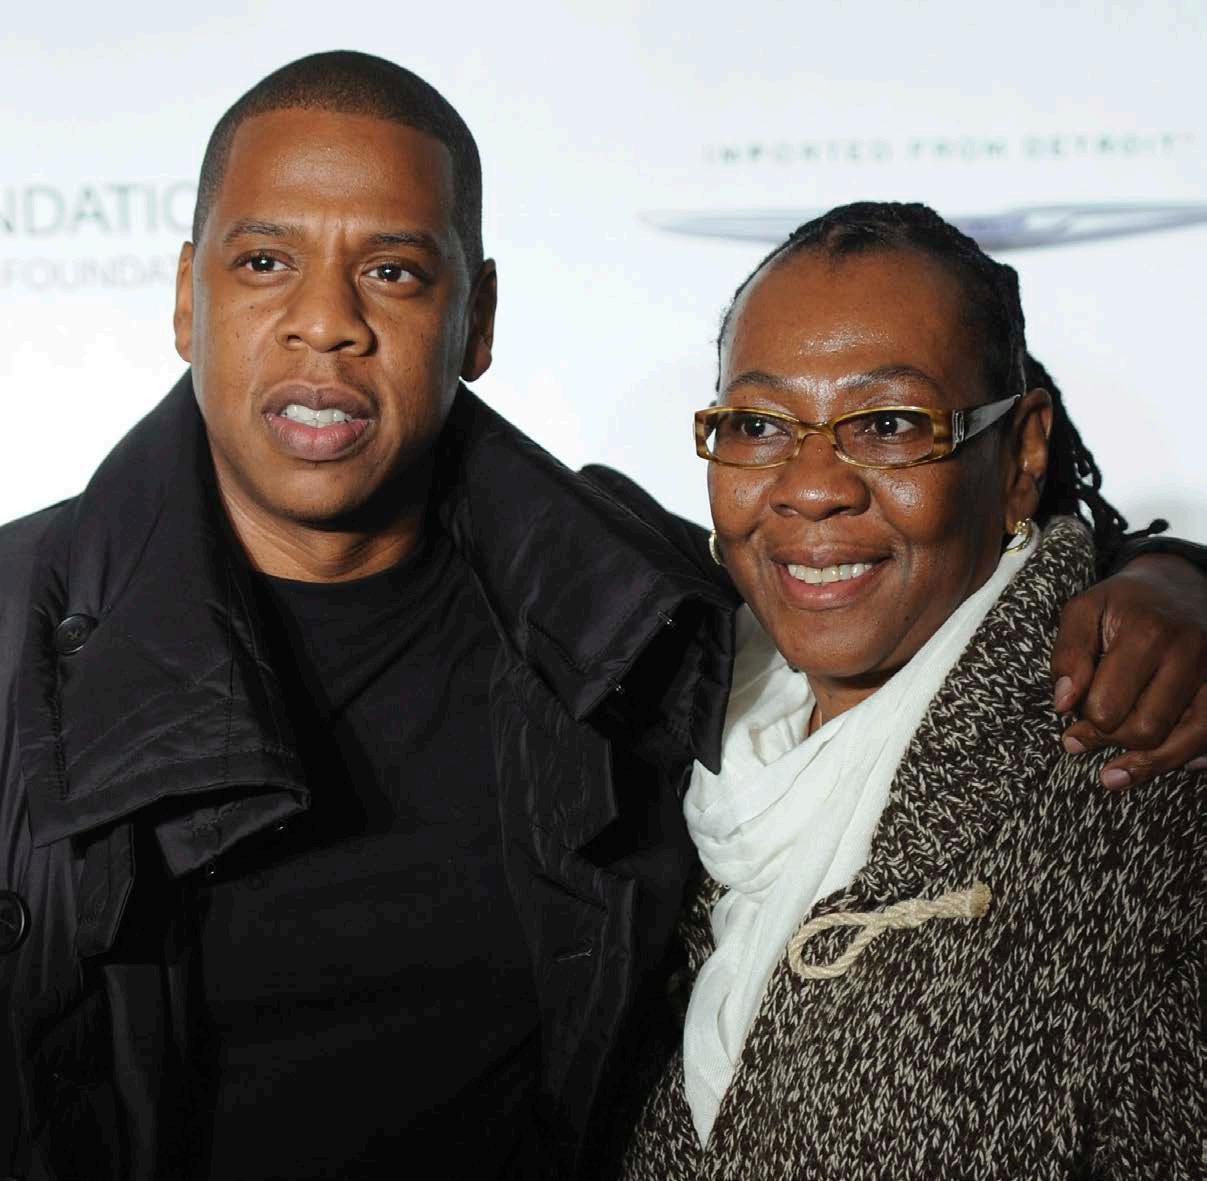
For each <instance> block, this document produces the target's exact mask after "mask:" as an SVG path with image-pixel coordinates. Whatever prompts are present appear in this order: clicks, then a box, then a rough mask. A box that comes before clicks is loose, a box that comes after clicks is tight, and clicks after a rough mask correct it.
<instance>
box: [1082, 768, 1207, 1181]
mask: <svg viewBox="0 0 1207 1181" xmlns="http://www.w3.org/2000/svg"><path fill="white" fill-rule="evenodd" d="M1162 780H1165V781H1167V782H1168V781H1172V782H1174V783H1176V784H1177V785H1178V786H1177V788H1175V789H1174V790H1166V784H1165V783H1163V782H1162ZM1162 780H1158V781H1157V782H1156V783H1154V784H1153V785H1152V787H1151V789H1150V790H1151V792H1152V796H1153V797H1155V798H1153V799H1152V800H1151V801H1150V802H1151V803H1153V804H1154V805H1155V807H1154V809H1153V813H1154V814H1152V815H1151V821H1152V823H1151V825H1150V826H1148V832H1149V833H1154V834H1155V833H1160V834H1161V837H1160V838H1158V839H1157V840H1154V841H1153V842H1152V843H1151V844H1150V845H1149V848H1150V849H1156V848H1160V847H1162V846H1163V848H1162V857H1161V859H1160V861H1159V862H1154V863H1153V867H1154V869H1155V872H1144V873H1142V874H1141V875H1139V876H1141V877H1142V878H1143V879H1147V880H1148V881H1149V882H1150V883H1152V884H1153V886H1154V890H1153V897H1152V899H1151V902H1150V912H1149V913H1150V914H1151V916H1152V918H1153V919H1154V924H1153V926H1152V927H1151V928H1150V929H1149V931H1148V932H1147V937H1146V939H1145V940H1144V941H1143V942H1144V947H1143V949H1142V956H1143V958H1142V959H1141V960H1140V961H1139V962H1138V963H1137V962H1133V963H1131V964H1127V963H1123V964H1120V970H1121V971H1133V972H1136V973H1137V974H1139V975H1141V976H1147V977H1148V980H1147V982H1146V983H1141V984H1140V986H1139V987H1138V988H1135V989H1123V990H1121V994H1120V995H1121V996H1131V997H1134V998H1135V1000H1136V1003H1135V1004H1134V1005H1133V1006H1129V1007H1128V1010H1127V1011H1126V1013H1124V1014H1121V1015H1120V1016H1121V1017H1122V1020H1121V1022H1120V1026H1119V1029H1120V1033H1121V1035H1122V1036H1120V1037H1119V1038H1118V1040H1117V1042H1116V1044H1115V1046H1114V1051H1113V1055H1112V1057H1113V1061H1112V1069H1111V1076H1112V1085H1111V1088H1110V1090H1111V1091H1112V1092H1113V1094H1111V1095H1110V1096H1109V1102H1108V1103H1107V1104H1106V1105H1105V1106H1104V1107H1103V1110H1102V1113H1101V1122H1099V1123H1098V1128H1097V1135H1096V1136H1095V1141H1096V1146H1095V1150H1094V1152H1093V1167H1092V1169H1091V1170H1090V1174H1091V1175H1092V1176H1094V1177H1102V1178H1111V1179H1114V1178H1118V1179H1119V1181H1123V1179H1124V1178H1127V1179H1128V1181H1130V1179H1132V1178H1141V1177H1143V1178H1148V1177H1151V1178H1160V1179H1161V1181H1183V1179H1184V1181H1200V1179H1201V1178H1203V1177H1204V1175H1205V1168H1207V1142H1205V1141H1204V1129H1207V1044H1205V1042H1204V1024H1203V998H1204V997H1207V957H1205V955H1204V943H1203V936H1204V934H1205V928H1207V890H1205V889H1204V885H1203V872H1202V867H1203V865H1204V864H1205V863H1207V830H1205V829H1204V826H1203V824H1202V823H1201V820H1202V800H1203V798H1204V797H1203V794H1202V788H1203V786H1204V777H1203V776H1202V775H1194V774H1192V773H1185V772H1183V773H1175V774H1174V775H1170V776H1164V777H1162ZM1196 799H1197V800H1198V801H1199V808H1198V821H1197V822H1196V820H1195V817H1194V808H1193V807H1192V808H1191V809H1190V812H1191V814H1190V815H1187V814H1186V809H1187V806H1188V804H1190V803H1191V802H1192V801H1194V800H1196ZM1178 832H1180V833H1182V834H1184V838H1185V839H1183V840H1179V839H1177V838H1176V837H1175V838H1173V839H1171V836H1170V834H1174V833H1178ZM1131 854H1132V856H1133V857H1134V858H1135V859H1137V860H1143V859H1144V858H1145V849H1144V847H1143V845H1141V846H1139V847H1136V848H1133V849H1132V850H1131ZM1157 866H1160V868H1157ZM1162 869H1165V870H1166V872H1168V875H1169V876H1168V877H1165V875H1164V874H1163V873H1162V872H1161V870H1162ZM1162 878H1164V881H1162ZM1140 942H1141V941H1139V940H1137V944H1139V943H1140Z"/></svg>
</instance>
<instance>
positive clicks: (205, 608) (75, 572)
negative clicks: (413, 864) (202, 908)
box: [18, 376, 307, 874]
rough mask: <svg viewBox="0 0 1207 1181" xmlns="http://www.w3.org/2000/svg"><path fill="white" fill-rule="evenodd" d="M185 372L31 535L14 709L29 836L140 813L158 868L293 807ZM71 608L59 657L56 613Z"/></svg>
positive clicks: (276, 708)
mask: <svg viewBox="0 0 1207 1181" xmlns="http://www.w3.org/2000/svg"><path fill="white" fill-rule="evenodd" d="M210 484H211V478H210V469H209V458H208V450H207V448H206V445H205V439H204V431H203V428H202V426H201V422H200V416H199V414H198V412H197V409H196V405H195V403H194V399H193V394H192V386H191V383H190V381H189V379H188V377H187V376H186V377H185V378H184V379H182V380H181V382H180V383H178V384H177V386H176V388H175V389H174V390H173V391H172V393H171V394H170V395H169V396H168V397H167V398H166V399H165V400H164V401H163V402H162V403H161V404H160V405H159V406H158V407H157V408H156V409H155V410H154V411H152V413H151V414H150V415H148V416H147V418H146V419H144V420H143V421H142V422H141V423H139V424H138V426H136V427H135V428H134V429H133V430H132V431H131V432H130V434H129V435H127V436H126V438H125V439H124V440H123V441H122V442H121V443H120V444H119V445H118V447H117V448H116V449H115V450H114V451H113V453H112V454H111V455H110V456H109V457H108V459H106V461H105V462H104V463H103V464H102V466H101V467H100V468H99V469H98V471H97V473H96V475H95V476H94V478H93V479H92V481H91V482H90V484H89V486H88V488H87V489H86V490H85V492H84V493H83V494H82V495H81V497H80V498H79V500H78V501H77V502H76V504H75V506H74V512H72V513H70V514H64V515H63V518H62V519H61V521H60V522H59V524H58V525H57V527H56V533H55V536H53V537H52V538H50V539H48V544H47V545H46V547H45V557H44V559H43V563H42V568H41V569H40V571H39V574H38V590H37V591H36V592H35V604H36V605H35V611H34V614H33V617H32V618H31V620H30V624H29V628H28V631H27V634H26V638H25V645H24V654H23V668H22V676H21V680H20V684H19V689H18V716H19V719H20V721H19V726H20V734H21V745H22V759H23V770H24V774H25V779H26V782H27V784H28V785H29V797H30V813H31V821H32V826H33V830H34V837H35V841H36V842H37V843H39V844H47V843H50V842H52V841H57V840H62V839H63V838H65V837H81V836H83V835H85V834H87V833H90V832H94V831H96V830H99V829H103V828H105V827H106V826H108V825H111V824H113V823H114V822H116V821H119V820H122V819H125V818H128V817H130V816H132V815H133V814H134V813H136V812H140V811H142V810H144V809H148V808H152V807H153V808H154V809H155V817H156V820H155V828H156V832H157V835H158V837H159V841H160V845H161V848H162V850H163V853H164V855H165V858H166V860H167V862H168V865H169V868H170V870H171V872H173V873H174V874H182V873H185V872H188V871H189V870H192V869H195V868H197V867H198V866H200V865H203V864H205V863H206V862H208V861H210V860H211V859H212V858H214V857H216V856H218V855H220V854H221V853H222V852H224V851H225V850H226V849H227V848H229V847H230V846H231V845H232V844H233V843H234V842H236V841H238V840H240V839H242V838H243V837H244V836H246V835H248V834H249V833H251V832H254V831H257V830H258V829H260V828H262V827H264V826H266V825H268V824H271V823H273V822H275V821H278V820H281V819H283V818H285V817H286V816H288V815H291V814H293V813H295V812H297V811H299V810H301V809H303V808H304V807H305V806H306V803H307V791H306V787H305V784H304V781H303V778H302V773H301V768H300V766H299V764H298V761H297V758H296V755H295V754H294V751H293V742H292V739H291V736H290V734H289V730H288V723H287V722H286V720H285V714H284V710H283V709H282V708H281V703H280V693H279V690H278V687H277V684H276V681H275V678H274V676H273V673H272V670H271V668H270V667H269V665H268V663H267V661H266V660H265V659H264V657H263V649H262V645H261V643H260V640H259V637H258V635H257V630H256V625H255V621H254V617H253V615H252V613H251V612H250V611H249V610H248V605H247V604H248V600H247V593H246V589H245V586H244V575H243V573H242V570H241V569H240V567H239V565H238V563H237V561H235V560H234V558H233V556H232V555H233V554H234V552H235V551H234V550H233V549H232V547H231V546H230V545H229V544H227V543H226V542H225V539H223V538H222V537H221V536H220V535H219V530H221V529H222V528H223V527H224V522H223V520H222V519H221V514H220V512H218V511H216V505H215V504H214V503H213V502H211V501H210V499H209V498H210V497H211V496H212V491H211V488H210ZM69 617H75V618H76V619H77V620H82V621H83V622H82V624H80V625H79V626H80V627H81V628H82V631H81V632H80V633H79V634H81V635H82V636H83V640H82V644H81V646H80V647H79V648H78V650H76V651H73V652H67V653H64V652H63V651H61V648H62V647H64V645H63V644H62V643H61V641H60V639H59V637H60V636H61V634H62V633H61V631H60V630H59V629H60V624H61V622H62V621H63V620H64V619H67V618H69Z"/></svg>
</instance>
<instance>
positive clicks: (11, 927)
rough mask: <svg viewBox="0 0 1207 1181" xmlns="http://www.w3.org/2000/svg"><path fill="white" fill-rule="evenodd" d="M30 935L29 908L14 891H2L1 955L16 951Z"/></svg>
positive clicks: (0, 894)
mask: <svg viewBox="0 0 1207 1181" xmlns="http://www.w3.org/2000/svg"><path fill="white" fill-rule="evenodd" d="M28 934H29V907H28V906H26V905H25V899H24V898H22V897H21V895H20V894H15V893H14V892H13V891H12V890H0V955H3V954H4V953H5V952H8V951H16V950H17V948H18V947H20V946H21V944H22V943H23V942H24V941H25V936H26V935H28Z"/></svg>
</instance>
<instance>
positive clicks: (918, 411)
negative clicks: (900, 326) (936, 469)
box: [696, 394, 1021, 468]
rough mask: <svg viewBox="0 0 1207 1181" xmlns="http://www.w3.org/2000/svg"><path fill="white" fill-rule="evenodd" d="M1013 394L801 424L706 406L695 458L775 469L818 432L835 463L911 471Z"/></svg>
mask: <svg viewBox="0 0 1207 1181" xmlns="http://www.w3.org/2000/svg"><path fill="white" fill-rule="evenodd" d="M1020 397H1021V395H1020V394H1015V395H1014V396H1013V397H1010V398H1002V399H1000V400H999V401H997V402H990V403H988V404H987V405H985V406H973V407H972V408H971V409H968V410H932V409H931V408H930V407H928V406H873V407H870V408H869V409H867V410H856V411H854V412H853V413H851V414H841V415H839V416H838V418H834V419H831V420H830V421H829V422H802V421H801V420H800V419H799V418H793V417H792V415H791V414H781V413H779V412H778V411H776V410H757V409H754V408H751V407H746V406H711V407H709V408H708V409H707V410H697V411H696V454H697V455H699V456H700V457H701V458H702V459H708V460H711V461H712V462H713V463H722V464H726V465H727V466H730V467H749V468H761V467H779V466H780V465H781V464H784V463H788V462H789V461H791V460H793V459H795V458H796V457H797V456H798V455H799V454H800V449H801V447H802V446H803V445H804V442H805V439H807V438H808V437H809V435H821V436H822V437H823V438H824V439H826V440H827V441H828V442H829V444H830V446H831V447H833V448H834V452H835V454H836V455H837V456H838V458H839V459H841V460H842V461H843V463H849V464H851V465H853V466H854V467H868V468H889V467H892V468H899V467H913V466H915V465H916V464H919V463H931V462H932V461H934V460H936V459H944V458H946V457H947V456H948V455H950V454H951V453H952V452H953V451H955V450H956V448H957V447H959V446H960V444H961V443H966V442H967V441H968V440H969V439H971V438H972V437H973V436H974V435H979V434H980V433H981V432H982V431H983V430H985V429H986V428H987V427H990V426H992V425H993V424H994V423H995V422H997V421H998V419H999V418H1001V417H1002V416H1003V415H1005V414H1006V413H1007V412H1008V411H1009V410H1010V408H1011V407H1012V406H1013V405H1014V403H1015V402H1017V401H1018V400H1019V398H1020Z"/></svg>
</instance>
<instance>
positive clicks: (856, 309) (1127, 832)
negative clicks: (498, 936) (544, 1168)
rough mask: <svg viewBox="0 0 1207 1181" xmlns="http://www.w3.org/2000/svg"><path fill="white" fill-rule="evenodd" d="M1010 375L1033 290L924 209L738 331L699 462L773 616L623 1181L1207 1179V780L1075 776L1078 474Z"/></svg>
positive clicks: (1043, 415)
mask: <svg viewBox="0 0 1207 1181" xmlns="http://www.w3.org/2000/svg"><path fill="white" fill-rule="evenodd" d="M1024 356H1025V350H1024V342H1023V318H1022V312H1021V308H1020V307H1019V302H1018V291H1017V282H1016V279H1015V276H1014V272H1013V271H1012V270H1010V269H1009V268H1008V267H1003V266H1000V265H999V264H996V263H994V262H992V261H991V260H990V259H988V258H987V257H986V256H985V255H983V254H982V253H981V252H980V250H979V249H978V248H977V247H976V246H975V244H974V243H972V242H971V240H969V239H967V238H965V237H964V236H963V235H961V234H960V233H959V232H958V231H956V230H955V229H954V228H952V227H950V226H948V225H947V224H946V223H944V222H942V221H941V219H939V218H938V217H937V216H936V215H934V214H933V213H932V212H931V211H930V210H928V209H925V208H924V207H921V206H890V205H867V204H864V205H856V206H849V207H846V208H843V209H838V210H835V211H832V212H831V213H830V214H827V215H826V216H824V217H823V218H820V219H818V220H817V221H815V222H811V223H809V224H808V225H806V226H803V227H802V228H801V229H800V230H798V231H797V233H796V234H794V235H793V236H792V238H791V239H789V241H788V242H787V243H786V244H785V245H784V246H783V247H781V248H780V249H779V250H778V251H776V252H775V253H774V254H773V255H772V256H770V258H769V259H768V260H767V261H766V262H765V263H764V264H763V265H762V266H761V267H760V268H759V269H758V270H757V271H756V272H755V274H754V275H753V276H752V278H751V279H750V280H748V282H747V284H746V285H745V286H744V287H743V288H742V289H741V290H740V291H739V293H738V296H737V297H736V299H735V302H734V305H733V307H732V308H731V310H730V313H729V315H728V317H727V320H726V323H725V325H724V327H723V330H722V337H721V372H720V382H719V403H718V405H717V406H716V407H715V408H712V409H710V410H708V411H702V412H701V413H700V414H699V415H697V438H698V444H699V450H700V452H701V454H702V455H704V456H706V457H707V458H708V459H710V460H711V461H713V462H711V463H710V466H709V494H710V501H711V505H712V513H713V520H714V523H715V534H714V556H715V557H716V558H717V560H718V561H720V562H722V563H723V564H724V565H725V566H726V567H727V569H728V570H729V573H730V575H731V576H732V578H733V581H734V583H735V584H736V585H737V587H738V589H739V590H740V591H741V592H742V595H743V598H744V599H745V600H746V603H747V605H748V606H749V608H750V613H749V614H747V613H745V612H744V613H743V617H740V621H739V630H738V641H739V655H738V661H737V666H736V669H735V675H734V689H733V694H732V698H731V701H730V705H729V712H728V714H727V719H726V728H725V740H724V748H723V761H722V769H721V772H720V774H719V775H712V774H711V773H710V772H708V771H707V770H706V769H704V768H703V767H700V766H697V768H696V770H695V773H694V776H693V780H692V785H691V788H690V790H689V792H688V795H687V798H686V800H685V812H686V815H687V819H688V823H689V826H690V828H691V831H692V835H693V839H694V840H695V842H696V844H697V847H698V849H699V851H700V854H701V860H702V861H703V864H704V866H705V868H706V870H707V871H708V873H709V875H710V877H709V878H708V879H707V880H706V881H705V883H704V884H703V886H702V888H701V891H700V893H699V895H698V897H697V898H696V900H695V903H694V904H693V905H692V907H691V908H690V910H689V913H688V916H687V918H686V919H685V921H684V924H683V935H684V940H685V944H686V946H687V949H688V956H689V961H690V966H691V969H692V971H693V974H694V981H693V988H692V994H691V999H690V1003H689V1005H688V1009H687V1016H686V1024H685V1028H684V1038H683V1051H682V1054H681V1055H680V1056H679V1057H678V1058H676V1060H675V1061H674V1063H673V1064H672V1066H671V1067H670V1069H669V1070H668V1071H667V1072H666V1073H665V1074H664V1076H663V1077H662V1079H661V1081H660V1083H659V1085H658V1087H657V1088H656V1090H655V1091H654V1093H653V1095H652V1096H651V1097H650V1099H649V1101H648V1102H647V1104H646V1107H645V1110H644V1113H643V1116H642V1119H641V1122H640V1125H639V1128H638V1132H637V1135H636V1137H635V1139H634V1142H633V1144H632V1145H631V1148H630V1151H629V1154H628V1158H627V1161H626V1173H625V1175H626V1177H627V1178H629V1179H631V1181H642V1179H645V1178H649V1179H651V1181H653V1179H655V1178H657V1179H658V1181H666V1179H668V1178H679V1177H684V1178H686V1177H692V1178H697V1177H699V1178H714V1177H715V1178H721V1177H726V1178H739V1177H740V1178H743V1179H749V1178H777V1179H778V1178H785V1177H810V1178H812V1177H834V1178H844V1179H849V1178H863V1177H866V1178H882V1177H892V1178H894V1179H902V1178H928V1179H929V1178H938V1177H942V1178H948V1177H976V1178H990V1177H1001V1178H1020V1177H1027V1178H1036V1177H1049V1176H1051V1177H1066V1176H1084V1177H1090V1176H1094V1177H1099V1176H1101V1177H1107V1176H1110V1177H1114V1176H1118V1177H1134V1176H1159V1177H1162V1178H1169V1177H1177V1176H1182V1175H1185V1176H1190V1175H1197V1173H1195V1170H1197V1169H1199V1168H1201V1157H1200V1154H1201V1129H1202V1126H1203V1120H1202V1116H1203V1112H1202V1111H1201V1109H1200V1107H1199V1104H1200V1103H1201V1098H1200V1096H1201V1091H1200V1090H1199V1088H1200V1085H1201V1070H1202V1067H1201V1059H1200V1058H1198V1057H1196V1055H1197V1054H1198V1053H1200V1051H1199V1050H1198V1049H1197V1044H1196V1041H1195V1035H1194V1030H1195V1026H1196V1022H1197V1018H1196V1013H1197V1008H1196V999H1195V988H1196V981H1195V969H1194V965H1195V962H1196V961H1195V953H1196V941H1197V938H1198V933H1199V931H1200V930H1201V927H1202V924H1203V920H1204V895H1203V889H1202V883H1201V859H1202V852H1203V849H1202V843H1203V838H1202V834H1201V832H1200V831H1199V829H1200V827H1201V826H1200V825H1198V824H1197V822H1196V814H1197V808H1196V804H1195V801H1196V797H1197V795H1198V793H1200V792H1201V791H1202V788H1203V786H1204V781H1205V778H1207V777H1205V776H1204V775H1202V774H1201V773H1200V774H1195V773H1192V772H1179V773H1174V774H1170V775H1166V776H1163V777H1161V778H1159V779H1158V780H1157V781H1156V782H1155V783H1154V784H1153V785H1152V786H1151V787H1150V788H1149V789H1146V790H1143V791H1140V792H1134V793H1129V794H1126V795H1116V794H1112V793H1105V792H1102V791H1101V790H1100V789H1099V788H1098V787H1097V784H1096V778H1095V777H1096V773H1097V768H1098V767H1099V766H1100V765H1101V762H1102V760H1101V759H1098V760H1091V761H1088V762H1087V761H1086V760H1084V759H1083V760H1081V761H1078V760H1076V759H1074V758H1072V757H1070V756H1069V755H1067V754H1066V753H1064V752H1063V751H1062V749H1061V746H1060V743H1059V736H1060V732H1061V728H1062V723H1061V719H1060V717H1059V716H1058V715H1057V714H1055V713H1054V712H1053V711H1052V709H1051V705H1050V682H1049V672H1048V669H1049V656H1050V649H1051V641H1052V637H1053V635H1054V632H1055V628H1056V623H1057V620H1058V617H1059V613H1060V609H1061V607H1062V605H1063V604H1064V602H1065V601H1066V600H1067V599H1069V598H1070V597H1071V596H1072V595H1073V594H1075V593H1076V592H1077V591H1078V590H1080V589H1082V588H1083V587H1084V586H1085V585H1087V584H1088V582H1089V581H1090V580H1091V578H1092V576H1093V548H1092V544H1091V541H1090V537H1089V534H1088V532H1087V530H1086V529H1085V528H1084V526H1082V525H1081V524H1080V523H1079V522H1077V521H1075V520H1073V519H1071V518H1062V517H1056V518H1054V519H1052V520H1051V521H1050V522H1048V523H1047V524H1046V525H1045V527H1044V530H1043V536H1042V538H1041V537H1040V536H1039V530H1038V529H1037V528H1036V526H1035V525H1034V524H1033V518H1034V517H1035V516H1036V515H1037V513H1038V511H1039V510H1040V507H1041V504H1043V505H1044V506H1045V507H1046V506H1048V505H1050V504H1052V503H1054V502H1055V503H1060V502H1061V501H1062V500H1064V499H1065V498H1066V497H1067V494H1068V491H1069V489H1068V488H1067V487H1066V488H1057V489H1053V488H1049V489H1047V492H1046V493H1045V488H1044V484H1045V478H1046V474H1047V473H1048V472H1049V471H1052V472H1061V471H1065V470H1067V469H1068V468H1069V466H1070V462H1069V461H1070V456H1069V455H1067V454H1062V455H1056V456H1054V457H1053V458H1054V460H1055V462H1053V464H1052V465H1051V466H1050V465H1049V454H1048V447H1049V444H1048V438H1049V434H1050V431H1051V427H1052V421H1053V403H1052V398H1051V396H1050V395H1049V393H1048V392H1047V391H1045V390H1043V389H1040V388H1026V383H1025V381H1024ZM1059 445H1060V446H1062V447H1067V445H1068V442H1067V436H1066V437H1065V438H1064V439H1062V440H1060V441H1059ZM1092 507H1094V508H1095V509H1097V508H1098V507H1099V506H1092ZM702 1145H703V1146H704V1147H702Z"/></svg>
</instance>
